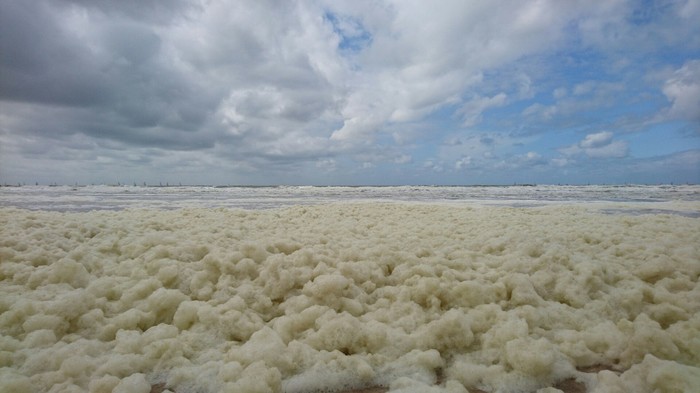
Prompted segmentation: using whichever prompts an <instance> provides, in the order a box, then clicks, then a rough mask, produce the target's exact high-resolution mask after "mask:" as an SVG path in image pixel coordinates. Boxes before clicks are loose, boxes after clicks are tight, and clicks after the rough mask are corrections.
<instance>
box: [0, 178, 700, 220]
mask: <svg viewBox="0 0 700 393" xmlns="http://www.w3.org/2000/svg"><path fill="white" fill-rule="evenodd" d="M697 201H700V185H512V186H430V185H427V186H138V185H133V186H132V185H87V186H16V187H0V207H14V208H21V209H29V210H47V211H62V212H80V211H92V210H123V209H130V208H147V209H166V210H172V209H180V208H235V209H248V210H258V209H272V208H280V207H285V206H292V205H316V204H327V203H342V202H409V203H410V202H418V203H470V204H476V205H479V204H480V205H511V206H516V207H533V206H541V205H547V204H577V203H589V204H590V203H613V204H614V203H639V204H641V205H640V208H641V210H639V209H638V212H639V211H641V212H645V211H647V212H652V213H658V212H659V211H657V210H661V211H662V212H663V210H670V211H671V212H673V210H674V209H672V208H670V209H669V208H667V207H666V206H663V203H666V204H668V203H671V202H697ZM683 214H684V215H691V216H696V213H694V212H684V213H683ZM697 214H700V213H697Z"/></svg>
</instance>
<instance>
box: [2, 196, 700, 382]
mask: <svg viewBox="0 0 700 393" xmlns="http://www.w3.org/2000/svg"><path fill="white" fill-rule="evenodd" d="M0 221H2V222H3V225H2V226H0V392H36V391H76V392H77V391H90V392H144V393H147V392H177V393H190V392H202V393H209V392H211V393H213V392H225V391H235V392H288V393H312V392H349V391H353V390H354V391H362V390H365V391H391V392H405V393H409V392H436V393H437V392H455V393H457V392H459V393H463V392H467V391H482V392H496V391H498V392H535V391H537V392H542V393H552V392H562V391H563V392H567V389H569V388H567V386H578V387H579V391H580V389H585V390H586V391H588V392H600V393H603V392H622V391H635V392H655V391H660V392H688V391H692V389H693V388H694V387H697V386H700V341H698V339H697V337H700V296H698V293H700V284H699V280H698V278H699V277H700V258H699V257H698V256H699V255H700V219H698V218H692V217H685V216H680V215H663V214H656V215H640V216H630V215H623V214H617V215H611V214H599V213H597V212H596V211H595V209H594V208H591V207H585V206H554V205H553V206H547V207H540V208H528V209H523V208H509V207H484V206H481V207H477V208H472V207H468V206H461V205H453V206H440V205H421V204H412V205H409V204H334V205H324V206H312V207H310V206H305V207H291V208H285V209H275V210H267V211H242V210H225V209H218V210H212V209H183V210H174V211H161V210H125V211H117V212H108V211H101V212H88V213H55V212H41V211H32V212H30V211H25V210H17V209H0Z"/></svg>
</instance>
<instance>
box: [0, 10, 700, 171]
mask: <svg viewBox="0 0 700 393" xmlns="http://www.w3.org/2000/svg"><path fill="white" fill-rule="evenodd" d="M699 3H700V2H699V1H697V0H690V1H671V2H664V3H663V4H661V3H659V4H656V6H655V7H647V5H646V3H643V2H636V1H622V0H616V1H610V2H605V3H600V2H577V1H564V2H562V1H554V0H539V1H506V0H501V1H493V2H463V1H445V2H439V3H437V4H435V3H431V2H424V1H400V2H394V1H379V2H377V1H369V0H368V1H353V2H336V1H325V0H318V1H310V2H302V1H299V2H296V1H290V2H275V1H252V0H251V1H235V2H234V1H224V0H213V1H208V2H199V1H194V0H192V1H188V0H178V1H173V2H168V6H167V7H166V6H164V5H163V4H164V3H162V2H158V1H150V0H149V1H123V2H111V1H81V0H56V1H48V0H46V1H32V2H17V1H10V0H0V100H1V101H0V102H1V106H0V154H1V156H0V181H3V182H10V183H14V182H18V181H19V182H33V181H35V180H36V181H41V182H53V181H57V182H70V183H72V182H74V181H79V182H116V181H121V182H130V181H132V180H133V181H137V182H141V181H148V182H157V181H158V180H163V181H166V180H169V181H172V182H176V181H182V182H188V183H215V184H228V183H256V184H260V183H264V184H270V183H274V184H276V183H392V184H393V183H473V182H478V183H484V182H486V183H490V182H494V183H498V182H512V181H519V180H523V181H525V180H527V181H529V180H530V179H525V178H524V177H528V176H529V177H532V178H533V179H534V180H536V181H539V182H561V180H562V179H567V178H570V179H571V182H577V181H588V180H590V179H583V177H581V176H583V175H582V173H592V172H595V171H594V168H598V167H599V166H601V165H606V166H609V165H618V166H619V168H620V171H621V172H623V171H624V170H625V168H627V169H628V170H633V169H634V168H633V166H632V161H631V160H632V159H635V155H634V154H635V151H637V150H640V151H641V150H645V149H647V148H648V147H647V146H646V145H645V144H649V143H651V142H649V141H648V140H647V138H646V137H644V134H645V133H646V132H652V131H653V132H656V133H658V132H662V131H659V130H663V132H666V133H668V134H669V136H670V137H671V139H674V138H675V139H674V140H676V142H674V143H675V144H677V145H678V146H679V147H678V148H674V149H673V151H670V152H668V151H663V152H659V154H657V155H656V157H661V156H665V155H668V154H671V155H673V154H679V155H683V154H689V153H684V152H686V151H689V150H690V151H697V150H698V149H700V143H699V140H698V136H699V135H700V126H698V124H699V123H700V109H698V108H700V38H698V37H700V29H699V28H698V27H697V26H696V24H695V23H693V21H695V20H698V19H700V5H698V4H699ZM683 138H684V139H683ZM681 139H683V140H685V141H686V142H685V143H682V142H680V140H681ZM680 146H685V147H684V148H680ZM645 156H646V157H648V156H649V154H645ZM603 161H604V162H605V163H603V164H601V162H603ZM611 162H614V164H611ZM686 169H688V170H687V171H686V172H688V173H692V171H690V169H692V168H686ZM656 171H657V172H659V174H658V175H659V176H661V174H662V172H664V171H666V172H668V171H670V169H669V168H658V169H657V170H656ZM436 174H439V176H437V175H436ZM577 176H578V177H577ZM679 180H682V179H677V180H676V181H679ZM598 181H605V178H604V177H601V178H600V179H598ZM611 181H614V180H613V179H611ZM685 181H700V175H696V176H694V177H693V176H691V178H689V179H686V180H685Z"/></svg>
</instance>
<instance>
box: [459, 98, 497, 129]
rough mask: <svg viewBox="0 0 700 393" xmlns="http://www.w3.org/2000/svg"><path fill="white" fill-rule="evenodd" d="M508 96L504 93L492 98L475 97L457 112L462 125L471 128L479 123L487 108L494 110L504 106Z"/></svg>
mask: <svg viewBox="0 0 700 393" xmlns="http://www.w3.org/2000/svg"><path fill="white" fill-rule="evenodd" d="M507 99H508V96H507V95H506V94H504V93H498V94H496V95H495V96H493V97H476V98H473V99H472V100H470V101H468V102H467V103H466V104H464V105H463V106H462V108H461V109H460V110H458V111H457V113H458V114H460V115H462V118H463V121H462V125H463V126H465V127H470V126H473V125H475V124H477V123H479V122H480V121H481V114H482V113H483V112H484V111H486V110H487V109H489V108H495V107H499V106H503V105H505V103H506V101H507Z"/></svg>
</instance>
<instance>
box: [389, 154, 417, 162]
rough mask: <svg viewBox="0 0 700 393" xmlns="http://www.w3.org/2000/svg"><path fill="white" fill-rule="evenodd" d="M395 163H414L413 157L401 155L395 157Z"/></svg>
mask: <svg viewBox="0 0 700 393" xmlns="http://www.w3.org/2000/svg"><path fill="white" fill-rule="evenodd" d="M393 161H394V163H395V164H409V163H411V162H413V157H411V156H410V155H408V154H401V155H399V156H397V157H395V158H394V160H393Z"/></svg>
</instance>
